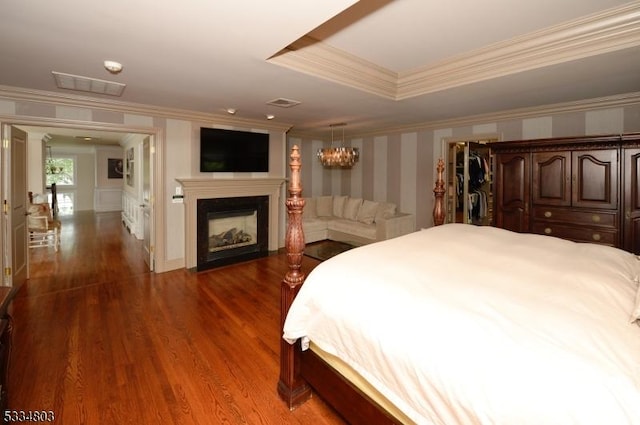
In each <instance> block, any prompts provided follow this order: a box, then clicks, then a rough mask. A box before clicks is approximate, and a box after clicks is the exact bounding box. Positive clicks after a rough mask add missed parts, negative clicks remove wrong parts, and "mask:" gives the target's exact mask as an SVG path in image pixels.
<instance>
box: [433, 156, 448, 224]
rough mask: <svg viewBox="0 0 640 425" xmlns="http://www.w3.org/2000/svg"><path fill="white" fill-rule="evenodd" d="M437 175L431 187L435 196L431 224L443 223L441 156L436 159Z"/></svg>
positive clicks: (442, 169)
mask: <svg viewBox="0 0 640 425" xmlns="http://www.w3.org/2000/svg"><path fill="white" fill-rule="evenodd" d="M436 171H437V172H438V177H437V179H436V185H435V188H434V189H433V193H434V195H435V197H436V200H435V204H434V205H433V225H434V226H439V225H441V224H443V223H444V205H443V203H444V192H445V189H444V178H443V173H444V161H443V160H442V158H440V159H439V160H438V168H437V169H436Z"/></svg>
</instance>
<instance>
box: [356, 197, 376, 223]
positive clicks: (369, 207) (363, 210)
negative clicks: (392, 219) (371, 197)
mask: <svg viewBox="0 0 640 425" xmlns="http://www.w3.org/2000/svg"><path fill="white" fill-rule="evenodd" d="M378 205H379V204H378V203H377V202H373V201H367V200H366V199H365V200H364V201H362V206H361V207H360V210H359V211H358V218H357V220H358V221H359V222H361V223H364V224H372V223H373V220H374V219H375V217H376V211H378Z"/></svg>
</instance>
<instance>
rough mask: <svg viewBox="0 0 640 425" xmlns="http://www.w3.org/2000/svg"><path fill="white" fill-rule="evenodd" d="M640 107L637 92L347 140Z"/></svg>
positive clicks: (395, 129)
mask: <svg viewBox="0 0 640 425" xmlns="http://www.w3.org/2000/svg"><path fill="white" fill-rule="evenodd" d="M631 105H640V92H633V93H625V94H620V95H615V96H606V97H598V98H594V99H586V100H579V101H575V102H565V103H556V104H551V105H544V106H536V107H530V108H519V109H511V110H508V111H499V112H492V113H486V114H478V115H469V116H465V117H459V118H452V119H447V120H437V121H435V120H434V121H424V122H421V123H417V124H412V125H406V126H393V127H392V126H389V127H381V128H379V129H377V130H375V131H370V132H360V133H357V132H356V133H350V134H349V139H357V138H362V137H373V136H382V135H389V134H395V133H412V132H418V131H428V130H438V129H443V128H455V127H464V126H469V125H474V124H481V123H494V122H500V121H508V120H518V119H526V118H538V117H542V116H548V115H557V114H566V113H572V112H586V111H593V110H597V109H612V108H623V107H625V106H631ZM288 136H289V137H298V138H309V139H317V135H312V134H307V133H304V132H296V131H295V127H294V128H293V129H292V130H291V131H290V132H289V134H288Z"/></svg>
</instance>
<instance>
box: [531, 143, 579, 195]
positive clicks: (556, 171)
mask: <svg viewBox="0 0 640 425" xmlns="http://www.w3.org/2000/svg"><path fill="white" fill-rule="evenodd" d="M532 167H533V170H532V174H533V176H532V179H533V182H532V183H533V193H532V197H533V203H534V204H537V205H556V206H569V205H571V153H570V152H535V153H534V154H533V159H532Z"/></svg>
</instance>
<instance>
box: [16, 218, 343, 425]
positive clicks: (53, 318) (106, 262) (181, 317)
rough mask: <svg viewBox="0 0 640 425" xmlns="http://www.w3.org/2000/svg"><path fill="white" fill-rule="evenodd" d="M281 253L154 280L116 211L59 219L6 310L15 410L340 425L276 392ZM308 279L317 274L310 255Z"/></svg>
mask: <svg viewBox="0 0 640 425" xmlns="http://www.w3.org/2000/svg"><path fill="white" fill-rule="evenodd" d="M285 261H286V260H285V256H284V254H278V255H273V256H270V257H267V258H262V259H259V260H255V261H251V262H247V263H243V264H238V265H233V266H228V267H224V268H219V269H214V270H210V271H207V272H200V273H195V272H189V271H187V270H184V269H182V270H177V271H172V272H167V273H162V274H152V273H149V272H148V270H147V268H146V266H145V264H144V262H143V260H142V244H141V242H140V241H137V240H136V239H135V238H134V237H132V236H131V235H129V233H128V232H127V231H126V229H125V228H124V227H123V226H122V223H121V222H120V214H119V213H96V214H93V213H87V212H82V213H77V214H76V215H75V216H73V217H72V218H63V224H62V246H61V249H60V251H59V252H58V253H54V252H53V249H52V248H38V249H32V250H31V278H30V279H29V280H28V282H27V283H26V285H25V286H23V287H22V288H20V290H19V291H18V293H17V294H16V297H15V299H14V301H13V303H12V306H11V308H10V313H11V314H12V316H13V318H14V339H13V341H14V347H13V351H12V354H11V360H10V372H9V406H10V409H13V410H25V411H27V410H39V411H42V410H46V411H52V412H53V413H54V414H55V422H54V423H57V424H64V425H76V424H77V425H80V424H86V425H94V424H95V425H98V424H100V425H111V424H113V425H115V424H117V425H122V424H136V425H139V424H180V425H190V424H343V423H344V422H342V420H341V419H340V418H339V417H338V416H337V415H336V414H335V413H334V412H333V411H332V410H331V409H330V408H329V407H327V406H326V405H325V404H324V403H323V402H322V401H321V400H320V399H319V398H317V397H314V398H312V399H311V400H310V401H309V402H307V403H306V404H305V405H303V406H302V407H300V408H298V409H296V410H295V411H293V412H290V411H289V410H288V409H287V408H286V407H285V406H284V404H283V403H282V402H281V401H280V399H279V398H278V396H277V393H276V384H277V380H278V368H279V357H278V356H279V341H280V330H279V320H280V319H279V314H280V313H279V303H280V282H281V280H282V277H283V276H284V273H285V271H286V263H285ZM304 261H305V263H304V269H305V270H306V271H308V270H310V269H311V268H312V267H314V266H315V264H317V262H315V260H312V259H309V258H306V257H305V260H304Z"/></svg>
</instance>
